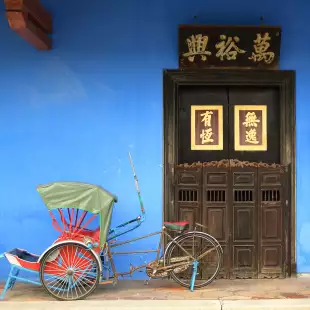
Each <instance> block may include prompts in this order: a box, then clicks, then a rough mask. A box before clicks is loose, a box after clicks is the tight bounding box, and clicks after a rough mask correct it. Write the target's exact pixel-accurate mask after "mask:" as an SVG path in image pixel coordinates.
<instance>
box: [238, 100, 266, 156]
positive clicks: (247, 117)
mask: <svg viewBox="0 0 310 310" xmlns="http://www.w3.org/2000/svg"><path fill="white" fill-rule="evenodd" d="M234 125H235V150H236V151H267V106H265V105H248V106H243V105H236V106H235V120H234Z"/></svg>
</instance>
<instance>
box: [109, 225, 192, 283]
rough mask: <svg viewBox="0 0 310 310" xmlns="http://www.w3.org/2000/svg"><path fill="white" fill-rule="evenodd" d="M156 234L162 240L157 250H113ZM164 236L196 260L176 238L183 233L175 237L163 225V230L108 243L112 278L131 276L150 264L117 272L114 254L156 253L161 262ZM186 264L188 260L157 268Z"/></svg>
mask: <svg viewBox="0 0 310 310" xmlns="http://www.w3.org/2000/svg"><path fill="white" fill-rule="evenodd" d="M156 235H160V240H159V243H158V246H157V250H139V251H126V252H113V251H111V250H112V249H113V248H116V247H119V246H122V245H125V244H128V243H131V242H134V241H138V240H142V239H146V238H149V237H152V236H156ZM164 236H166V237H168V239H169V240H170V241H171V243H175V244H176V245H177V246H178V247H179V248H180V249H181V250H182V251H184V252H185V253H186V255H188V256H189V257H190V258H192V259H193V260H194V257H193V256H192V255H191V254H190V253H188V251H186V250H185V249H184V248H183V247H182V246H181V245H180V244H179V242H178V241H177V240H176V239H177V238H178V237H179V236H181V235H178V236H177V237H175V238H173V237H172V236H171V235H170V234H169V233H168V232H167V231H166V228H165V227H163V229H162V230H161V231H157V232H154V233H151V234H147V235H144V236H142V237H138V238H133V239H129V240H125V241H122V242H118V243H113V244H111V245H108V247H107V255H108V257H109V260H110V264H111V269H112V272H113V276H112V278H113V279H116V280H117V279H118V278H119V277H123V276H127V275H130V276H131V275H132V274H133V273H134V272H135V271H137V270H140V269H143V268H145V267H147V265H148V264H142V265H139V266H136V267H133V266H130V269H129V270H128V271H125V272H117V270H116V268H115V265H114V261H113V256H114V255H128V254H142V253H156V259H155V262H159V260H160V253H161V251H162V250H163V245H162V242H163V238H164ZM185 264H188V262H186V263H184V262H183V263H176V264H171V265H168V266H165V265H164V266H163V267H158V268H157V270H166V269H170V268H175V267H180V266H182V265H185Z"/></svg>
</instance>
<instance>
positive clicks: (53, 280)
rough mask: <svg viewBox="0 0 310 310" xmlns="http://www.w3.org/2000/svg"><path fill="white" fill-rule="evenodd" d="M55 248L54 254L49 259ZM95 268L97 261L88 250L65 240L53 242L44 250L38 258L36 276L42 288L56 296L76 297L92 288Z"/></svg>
mask: <svg viewBox="0 0 310 310" xmlns="http://www.w3.org/2000/svg"><path fill="white" fill-rule="evenodd" d="M56 251H58V252H57V253H58V255H57V257H56V258H54V260H52V258H53V257H54V256H55V255H54V254H55V253H56ZM53 255H54V256H53ZM49 258H51V259H50V260H49ZM99 270H100V269H99V265H98V261H97V259H96V257H95V256H94V254H93V253H92V252H91V251H89V250H88V249H87V248H86V247H85V246H82V245H79V244H75V243H74V242H68V243H66V244H60V245H57V244H56V245H55V247H54V248H52V249H51V250H50V251H49V252H47V253H46V256H45V257H44V258H43V260H42V262H41V268H40V277H41V281H42V284H43V286H44V288H45V289H46V290H47V291H48V293H49V294H51V295H52V296H53V297H55V298H56V299H59V300H77V299H82V298H85V297H87V296H88V295H89V294H90V293H91V292H93V291H94V290H95V288H96V287H97V285H98V282H99V277H100V274H99Z"/></svg>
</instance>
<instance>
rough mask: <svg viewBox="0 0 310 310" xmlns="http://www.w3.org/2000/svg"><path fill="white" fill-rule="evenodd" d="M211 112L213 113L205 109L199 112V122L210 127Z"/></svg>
mask: <svg viewBox="0 0 310 310" xmlns="http://www.w3.org/2000/svg"><path fill="white" fill-rule="evenodd" d="M212 114H213V112H212V111H206V112H205V113H202V114H200V116H202V120H201V122H202V123H204V126H205V127H211V116H212Z"/></svg>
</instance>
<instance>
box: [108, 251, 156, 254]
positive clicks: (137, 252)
mask: <svg viewBox="0 0 310 310" xmlns="http://www.w3.org/2000/svg"><path fill="white" fill-rule="evenodd" d="M157 252H158V250H141V251H134V252H111V254H112V255H122V254H140V253H157Z"/></svg>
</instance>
